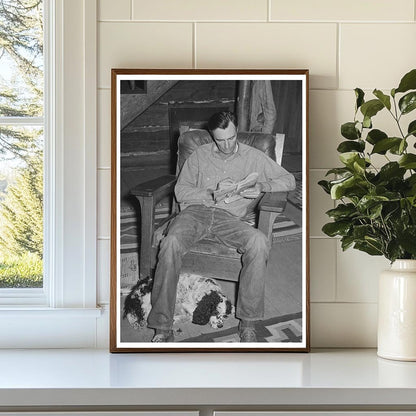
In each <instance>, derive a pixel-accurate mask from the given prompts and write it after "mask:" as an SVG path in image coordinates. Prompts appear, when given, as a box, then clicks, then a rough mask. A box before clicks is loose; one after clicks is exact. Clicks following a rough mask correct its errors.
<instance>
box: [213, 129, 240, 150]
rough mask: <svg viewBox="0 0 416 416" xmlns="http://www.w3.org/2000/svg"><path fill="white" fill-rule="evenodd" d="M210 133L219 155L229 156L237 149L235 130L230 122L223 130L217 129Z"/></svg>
mask: <svg viewBox="0 0 416 416" xmlns="http://www.w3.org/2000/svg"><path fill="white" fill-rule="evenodd" d="M211 133H212V137H213V139H214V141H215V144H216V145H217V147H218V150H219V151H220V152H221V153H223V154H225V155H231V154H233V153H234V152H235V149H236V147H237V128H236V127H235V126H234V124H233V123H232V122H230V123H229V124H228V127H226V128H225V129H220V128H218V129H215V130H213V131H212V132H211Z"/></svg>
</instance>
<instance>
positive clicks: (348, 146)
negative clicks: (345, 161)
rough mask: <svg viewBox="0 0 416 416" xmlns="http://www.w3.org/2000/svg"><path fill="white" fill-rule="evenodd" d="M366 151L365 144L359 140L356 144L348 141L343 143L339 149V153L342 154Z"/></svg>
mask: <svg viewBox="0 0 416 416" xmlns="http://www.w3.org/2000/svg"><path fill="white" fill-rule="evenodd" d="M364 149H365V142H364V141H363V140H358V141H356V142H353V141H346V142H341V143H340V144H339V146H338V147H337V151H338V152H340V153H346V152H352V151H357V152H364Z"/></svg>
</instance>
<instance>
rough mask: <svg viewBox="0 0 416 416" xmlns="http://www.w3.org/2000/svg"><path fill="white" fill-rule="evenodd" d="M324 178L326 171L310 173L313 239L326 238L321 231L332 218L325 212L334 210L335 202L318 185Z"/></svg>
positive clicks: (311, 233)
mask: <svg viewBox="0 0 416 416" xmlns="http://www.w3.org/2000/svg"><path fill="white" fill-rule="evenodd" d="M324 178H325V171H324V170H310V171H309V204H310V212H309V215H310V219H309V221H310V222H309V223H310V230H309V231H310V236H311V237H320V236H325V234H324V233H323V232H322V231H321V228H322V226H323V225H324V224H326V223H327V222H329V221H330V218H329V217H328V216H327V215H326V214H325V212H326V211H328V210H329V209H332V208H334V201H333V200H332V199H331V197H330V196H329V195H328V194H327V193H326V192H325V191H324V190H323V189H322V188H321V187H320V186H319V185H318V182H319V181H320V180H322V179H324Z"/></svg>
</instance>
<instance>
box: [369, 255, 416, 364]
mask: <svg viewBox="0 0 416 416" xmlns="http://www.w3.org/2000/svg"><path fill="white" fill-rule="evenodd" d="M377 354H378V355H379V356H380V357H383V358H388V359H391V360H401V361H416V260H396V261H395V262H394V263H393V264H392V265H391V268H390V270H385V271H384V272H382V273H381V275H380V280H379V297H378V351H377Z"/></svg>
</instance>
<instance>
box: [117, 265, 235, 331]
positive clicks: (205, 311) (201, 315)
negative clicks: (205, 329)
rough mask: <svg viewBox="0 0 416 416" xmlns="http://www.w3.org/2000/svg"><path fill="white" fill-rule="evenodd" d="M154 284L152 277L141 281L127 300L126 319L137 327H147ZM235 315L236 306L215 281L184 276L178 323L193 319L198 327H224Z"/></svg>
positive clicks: (188, 275) (125, 304)
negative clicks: (229, 317) (208, 325)
mask: <svg viewBox="0 0 416 416" xmlns="http://www.w3.org/2000/svg"><path fill="white" fill-rule="evenodd" d="M152 283H153V281H152V280H151V279H150V278H149V277H146V278H145V279H143V280H139V281H138V282H137V284H136V285H135V286H133V288H132V289H131V291H130V293H129V294H128V296H127V298H126V300H125V301H124V314H123V318H127V320H128V321H129V323H130V325H131V326H133V328H136V329H138V328H139V327H143V326H145V325H146V322H147V317H148V315H149V312H150V309H151V308H152V306H151V303H150V298H151V293H152ZM231 314H234V306H233V305H232V304H231V302H230V301H229V299H227V297H226V296H225V295H224V294H223V293H222V290H221V287H220V286H218V285H217V283H216V282H215V281H214V280H213V279H206V278H203V277H201V276H195V275H191V274H188V273H184V274H181V276H180V277H179V282H178V290H177V295H176V305H175V316H174V321H175V322H180V321H183V320H187V319H190V318H192V323H194V324H198V325H206V324H207V323H209V324H210V325H211V326H212V328H222V327H223V325H224V319H226V318H227V317H228V316H229V315H231Z"/></svg>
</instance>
